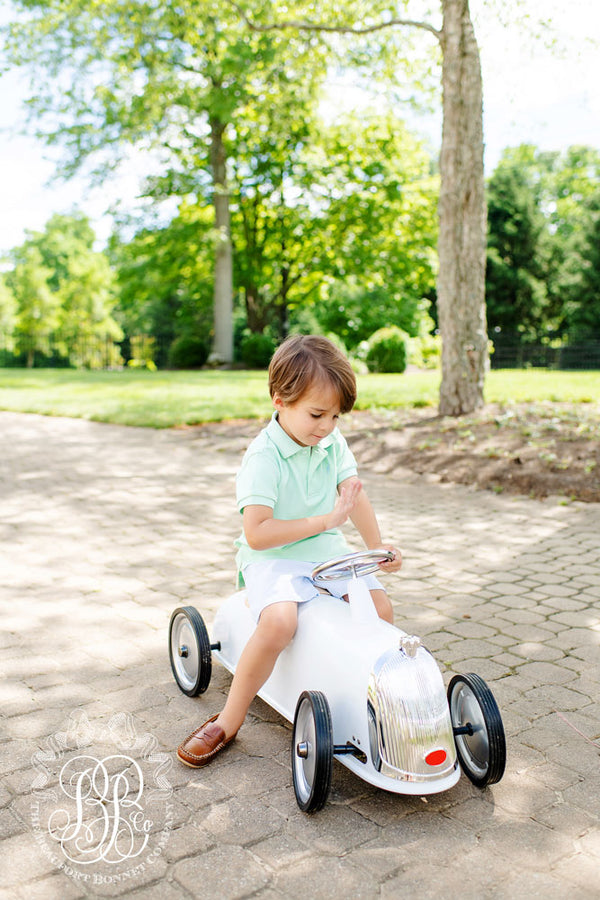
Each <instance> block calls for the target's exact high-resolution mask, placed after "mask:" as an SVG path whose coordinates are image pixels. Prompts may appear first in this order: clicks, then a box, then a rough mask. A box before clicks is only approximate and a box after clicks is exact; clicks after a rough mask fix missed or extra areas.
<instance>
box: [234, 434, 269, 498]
mask: <svg viewBox="0 0 600 900" xmlns="http://www.w3.org/2000/svg"><path fill="white" fill-rule="evenodd" d="M235 484H236V499H237V505H238V509H239V511H240V512H243V511H244V507H245V506H252V505H258V506H270V507H271V509H273V508H274V507H275V502H276V500H277V497H278V493H279V466H278V464H277V460H276V459H274V456H273V453H271V452H269V451H268V449H266V448H264V447H263V448H262V450H261V452H257V451H248V452H247V453H246V455H245V457H244V459H243V461H242V465H241V467H240V470H239V472H238V474H237V477H236V483H235Z"/></svg>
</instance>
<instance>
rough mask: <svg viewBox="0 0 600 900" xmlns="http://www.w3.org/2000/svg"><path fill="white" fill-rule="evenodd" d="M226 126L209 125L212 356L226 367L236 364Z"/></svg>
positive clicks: (213, 121) (217, 121)
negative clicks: (213, 234)
mask: <svg viewBox="0 0 600 900" xmlns="http://www.w3.org/2000/svg"><path fill="white" fill-rule="evenodd" d="M224 131H225V125H224V124H223V123H222V122H220V121H219V120H218V119H214V118H212V119H211V121H210V161H211V168H212V176H213V191H214V193H213V205H214V208H215V229H216V235H217V236H216V245H215V282H214V293H213V297H214V326H215V334H214V342H213V353H214V355H215V357H216V358H217V359H219V360H221V361H222V362H224V363H231V362H233V257H232V250H231V226H230V216H229V189H228V187H227V156H226V153H225V145H224V143H223V133H224Z"/></svg>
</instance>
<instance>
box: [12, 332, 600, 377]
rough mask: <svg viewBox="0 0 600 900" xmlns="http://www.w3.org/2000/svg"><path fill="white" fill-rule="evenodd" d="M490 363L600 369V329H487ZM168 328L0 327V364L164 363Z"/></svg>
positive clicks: (140, 365)
mask: <svg viewBox="0 0 600 900" xmlns="http://www.w3.org/2000/svg"><path fill="white" fill-rule="evenodd" d="M490 339H491V341H492V344H493V352H492V354H491V357H490V364H491V367H492V369H525V368H547V369H582V370H583V369H600V335H599V334H586V335H581V334H577V335H568V334H567V335H561V336H560V337H557V336H550V337H548V338H547V339H545V340H544V341H538V342H532V341H524V340H523V338H522V336H521V335H518V334H517V335H515V334H508V333H505V332H501V333H493V332H492V333H491V334H490ZM172 340H173V335H172V334H169V335H167V334H136V335H129V336H126V337H125V338H123V340H121V341H115V340H113V339H111V338H108V337H103V338H99V337H94V336H89V335H78V336H76V337H73V336H70V337H69V338H68V339H66V338H63V337H61V336H60V335H56V334H51V335H45V336H43V337H40V336H39V335H38V337H37V338H36V339H35V341H34V340H31V341H27V340H26V339H24V338H23V337H20V338H19V341H18V343H17V342H16V340H15V339H14V338H13V337H11V336H9V335H3V334H2V333H0V367H3V368H7V367H11V368H26V367H29V368H31V367H34V368H89V369H118V368H123V367H125V366H128V367H134V368H135V367H138V368H158V369H164V368H167V367H168V350H169V346H170V345H171V342H172Z"/></svg>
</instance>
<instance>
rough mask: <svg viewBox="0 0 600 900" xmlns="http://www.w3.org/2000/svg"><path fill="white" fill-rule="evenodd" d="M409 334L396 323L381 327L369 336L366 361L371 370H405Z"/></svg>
mask: <svg viewBox="0 0 600 900" xmlns="http://www.w3.org/2000/svg"><path fill="white" fill-rule="evenodd" d="M408 341H409V336H408V335H407V334H406V332H405V331H402V329H401V328H397V327H396V326H394V325H391V326H389V327H388V328H380V329H379V331H376V332H375V334H373V335H371V337H370V338H369V342H368V343H369V349H368V351H367V356H366V363H367V366H368V367H369V371H370V372H404V371H405V370H406V364H407V361H408Z"/></svg>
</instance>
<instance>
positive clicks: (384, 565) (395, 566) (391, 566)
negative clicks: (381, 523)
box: [379, 544, 402, 572]
mask: <svg viewBox="0 0 600 900" xmlns="http://www.w3.org/2000/svg"><path fill="white" fill-rule="evenodd" d="M381 548H382V550H389V551H390V552H391V553H393V554H394V559H390V561H389V562H387V561H386V562H380V563H379V568H380V569H381V570H382V572H397V571H398V570H399V569H401V568H402V554H401V553H400V551H399V550H398V549H397V548H396V547H392V545H391V544H382V545H381Z"/></svg>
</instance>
